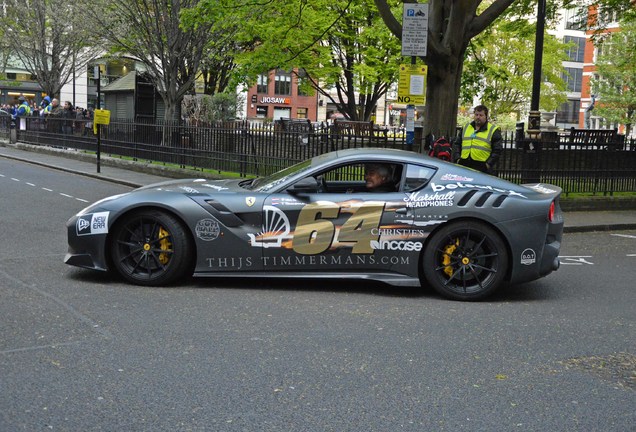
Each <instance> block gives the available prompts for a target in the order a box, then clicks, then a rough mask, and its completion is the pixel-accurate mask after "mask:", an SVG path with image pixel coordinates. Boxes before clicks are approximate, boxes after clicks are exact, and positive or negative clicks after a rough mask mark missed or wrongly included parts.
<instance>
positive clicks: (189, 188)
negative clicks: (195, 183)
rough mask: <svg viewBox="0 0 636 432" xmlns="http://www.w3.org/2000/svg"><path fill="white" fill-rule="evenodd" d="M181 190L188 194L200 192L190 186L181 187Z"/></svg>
mask: <svg viewBox="0 0 636 432" xmlns="http://www.w3.org/2000/svg"><path fill="white" fill-rule="evenodd" d="M179 189H181V190H183V191H185V192H186V193H191V194H198V193H199V191H198V190H196V189H195V188H193V187H190V186H179Z"/></svg>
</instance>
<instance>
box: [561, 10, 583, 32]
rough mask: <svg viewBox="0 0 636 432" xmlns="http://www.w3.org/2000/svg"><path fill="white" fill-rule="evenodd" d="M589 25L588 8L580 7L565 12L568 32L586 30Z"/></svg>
mask: <svg viewBox="0 0 636 432" xmlns="http://www.w3.org/2000/svg"><path fill="white" fill-rule="evenodd" d="M586 24H587V8H583V7H578V8H573V9H567V10H566V11H565V28H566V29H568V30H585V27H586Z"/></svg>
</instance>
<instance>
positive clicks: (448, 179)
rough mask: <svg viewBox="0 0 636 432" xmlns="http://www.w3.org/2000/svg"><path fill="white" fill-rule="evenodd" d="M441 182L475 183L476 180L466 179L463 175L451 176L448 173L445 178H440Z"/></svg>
mask: <svg viewBox="0 0 636 432" xmlns="http://www.w3.org/2000/svg"><path fill="white" fill-rule="evenodd" d="M440 180H444V181H473V180H474V179H472V178H470V177H464V176H461V175H457V174H449V173H446V174H444V175H443V176H441V177H440Z"/></svg>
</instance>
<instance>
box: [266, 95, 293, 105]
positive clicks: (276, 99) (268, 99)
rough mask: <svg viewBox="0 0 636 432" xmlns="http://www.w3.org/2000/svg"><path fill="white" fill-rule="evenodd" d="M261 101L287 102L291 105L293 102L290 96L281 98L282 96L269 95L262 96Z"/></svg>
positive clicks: (286, 103) (272, 102)
mask: <svg viewBox="0 0 636 432" xmlns="http://www.w3.org/2000/svg"><path fill="white" fill-rule="evenodd" d="M261 103H271V104H285V105H289V104H290V103H291V99H290V98H281V97H268V96H263V97H262V98H261Z"/></svg>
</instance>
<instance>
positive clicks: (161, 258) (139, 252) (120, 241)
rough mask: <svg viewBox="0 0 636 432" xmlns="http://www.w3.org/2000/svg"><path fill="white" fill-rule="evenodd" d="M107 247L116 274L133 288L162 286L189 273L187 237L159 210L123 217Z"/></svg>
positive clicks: (176, 224)
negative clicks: (133, 285)
mask: <svg viewBox="0 0 636 432" xmlns="http://www.w3.org/2000/svg"><path fill="white" fill-rule="evenodd" d="M110 246H111V247H110V255H111V259H112V263H113V266H114V267H115V269H116V270H117V272H118V273H119V274H120V275H121V276H122V277H123V278H124V279H126V280H127V281H128V282H131V283H134V284H137V285H166V284H169V283H171V282H174V281H175V280H177V279H179V278H181V277H183V276H184V275H185V273H186V271H187V270H188V269H191V262H192V257H193V245H192V241H191V240H190V236H189V235H188V233H187V232H186V230H185V229H184V228H183V225H182V224H181V223H180V222H179V221H178V220H177V219H176V218H175V217H174V216H172V215H169V214H167V213H165V212H162V211H159V210H144V211H140V212H135V213H132V214H129V215H125V216H123V219H122V220H121V221H120V222H119V223H117V225H116V226H115V228H114V230H113V236H112V240H111V245H110Z"/></svg>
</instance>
